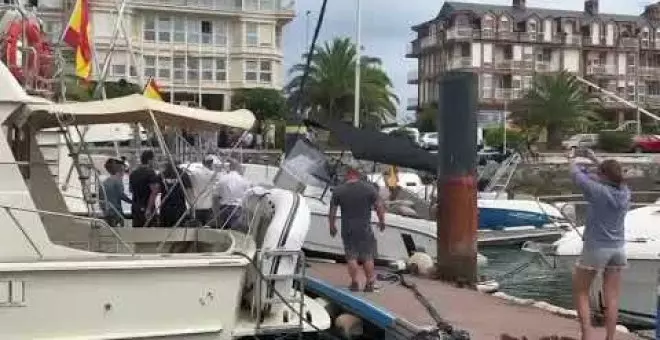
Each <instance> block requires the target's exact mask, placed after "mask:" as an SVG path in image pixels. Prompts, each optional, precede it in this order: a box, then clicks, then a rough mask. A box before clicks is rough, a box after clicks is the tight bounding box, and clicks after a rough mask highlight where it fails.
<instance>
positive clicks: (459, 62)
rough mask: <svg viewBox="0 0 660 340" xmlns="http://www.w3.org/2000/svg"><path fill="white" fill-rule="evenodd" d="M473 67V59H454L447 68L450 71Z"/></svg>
mask: <svg viewBox="0 0 660 340" xmlns="http://www.w3.org/2000/svg"><path fill="white" fill-rule="evenodd" d="M470 67H472V57H461V58H454V59H452V60H450V61H449V63H448V65H447V68H448V69H450V70H456V69H462V68H470Z"/></svg>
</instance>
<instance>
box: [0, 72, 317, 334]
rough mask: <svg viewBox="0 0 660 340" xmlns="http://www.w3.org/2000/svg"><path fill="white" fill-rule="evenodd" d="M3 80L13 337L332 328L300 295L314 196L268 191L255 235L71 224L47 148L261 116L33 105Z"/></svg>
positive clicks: (1, 323) (0, 264)
mask: <svg viewBox="0 0 660 340" xmlns="http://www.w3.org/2000/svg"><path fill="white" fill-rule="evenodd" d="M0 80H2V83H3V89H2V91H0V122H1V123H2V130H0V135H1V137H2V138H0V179H1V181H0V221H1V223H2V225H3V228H0V242H2V246H0V277H2V279H1V280H0V309H1V310H2V318H0V338H3V339H146V338H159V339H218V340H225V339H238V338H241V337H253V336H257V335H261V334H266V333H271V332H275V333H278V334H282V333H298V332H301V331H303V332H310V331H316V330H318V329H320V330H323V329H327V328H329V327H330V319H329V316H328V314H327V312H326V311H325V310H324V309H323V307H322V306H321V305H319V304H318V303H316V302H315V301H314V300H313V299H311V298H306V297H305V296H304V295H302V294H301V293H300V292H298V291H297V290H295V289H293V283H294V282H293V281H295V280H298V279H300V275H299V274H300V272H301V269H300V268H299V267H300V266H299V265H297V264H299V263H300V262H302V261H300V260H301V252H300V248H301V245H302V242H303V240H304V238H305V236H306V233H307V229H308V228H309V219H310V213H309V208H308V207H307V205H306V204H305V202H306V201H305V200H304V199H302V197H301V196H300V195H298V194H296V193H293V192H291V191H286V190H281V189H270V190H267V191H263V190H262V191H261V192H256V191H255V192H254V193H253V194H252V195H251V196H250V197H249V199H248V204H246V211H247V214H248V215H249V216H250V219H249V220H250V221H252V223H250V225H249V227H250V232H249V233H248V234H243V233H239V232H234V231H226V230H211V229H203V228H199V229H184V228H177V229H171V228H170V229H166V228H139V229H138V228H118V229H114V228H110V227H107V225H105V224H104V223H103V222H102V221H99V220H96V219H93V218H89V217H75V216H72V215H70V214H69V212H68V210H67V206H66V204H65V201H64V199H63V197H62V195H61V194H60V191H59V190H58V188H57V186H56V182H55V181H54V180H53V176H52V175H51V173H50V170H49V168H48V164H47V163H46V162H44V157H43V155H42V153H41V152H40V149H39V147H38V143H37V140H36V133H37V132H38V131H39V130H40V129H45V128H53V127H56V126H57V125H58V124H61V123H62V120H63V119H70V121H75V122H76V123H78V124H83V125H85V124H96V123H116V122H120V121H127V122H132V123H136V122H141V123H148V122H149V121H150V119H149V118H152V119H151V121H154V122H156V121H158V122H160V123H163V124H168V123H170V124H187V125H188V126H189V127H190V128H191V129H194V128H202V127H206V128H209V127H217V126H218V125H230V126H234V127H242V128H249V127H250V126H251V125H252V123H253V122H254V116H253V115H252V113H251V112H249V111H240V112H234V113H232V114H227V113H218V112H210V111H205V110H198V109H192V108H181V107H177V106H175V105H171V104H168V103H163V102H157V101H153V100H151V99H147V98H145V97H143V96H139V95H138V96H129V97H124V98H118V99H113V100H108V101H101V102H87V103H70V104H53V103H50V102H47V101H45V100H43V99H40V98H36V97H31V96H28V95H27V94H26V93H25V92H24V91H23V89H22V88H21V87H20V86H19V84H18V83H17V82H16V80H15V79H14V78H13V77H12V76H11V74H10V73H9V71H8V70H7V68H6V66H5V65H4V64H3V63H0ZM156 125H157V124H156ZM104 226H106V227H104ZM262 274H263V275H265V276H262ZM274 277H276V278H277V279H278V280H279V279H283V280H279V281H277V282H275V280H276V279H275V278H274ZM299 315H300V316H302V317H301V318H299V317H298V316H299ZM35 320H37V321H38V322H37V324H38V325H37V326H36V327H35V325H36V324H35Z"/></svg>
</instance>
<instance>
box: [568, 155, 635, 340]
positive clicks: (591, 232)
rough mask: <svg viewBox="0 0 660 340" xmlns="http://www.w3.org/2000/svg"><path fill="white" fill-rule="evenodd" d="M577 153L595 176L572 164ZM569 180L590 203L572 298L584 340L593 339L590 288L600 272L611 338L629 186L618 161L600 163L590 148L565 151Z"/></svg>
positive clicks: (623, 260) (608, 339) (622, 262)
mask: <svg viewBox="0 0 660 340" xmlns="http://www.w3.org/2000/svg"><path fill="white" fill-rule="evenodd" d="M576 153H579V154H580V156H583V157H586V158H588V159H590V160H591V161H592V162H593V163H594V164H596V166H597V169H598V171H597V176H590V175H589V174H587V173H586V172H585V171H584V170H583V169H582V168H581V167H580V166H579V165H578V164H577V162H576V158H575V156H576ZM569 163H570V171H571V178H572V179H573V182H574V183H575V184H576V185H577V186H578V187H579V188H580V190H581V191H582V193H583V194H584V198H585V200H586V201H587V202H588V207H587V220H586V223H585V228H584V234H583V245H582V253H581V254H580V257H579V258H578V261H577V263H576V265H575V270H574V272H573V299H574V303H575V307H576V309H577V312H578V318H579V321H580V328H581V331H582V340H590V339H592V336H593V335H592V333H593V330H592V327H591V316H590V310H589V290H590V288H591V283H592V282H593V279H594V277H595V276H596V274H597V273H598V272H599V271H603V292H604V304H605V326H606V331H607V336H606V340H614V335H615V332H616V323H617V316H618V310H619V294H620V286H621V269H623V268H624V267H625V266H626V264H627V260H626V254H625V250H624V245H625V238H624V234H625V233H624V219H625V216H626V213H627V212H628V208H629V206H630V190H629V189H628V187H627V186H626V185H625V183H624V181H623V171H622V169H621V164H619V162H617V161H615V160H612V159H608V160H604V161H602V162H601V161H600V160H599V159H598V158H597V157H596V154H595V153H594V152H593V151H592V150H590V149H579V150H577V152H571V154H569Z"/></svg>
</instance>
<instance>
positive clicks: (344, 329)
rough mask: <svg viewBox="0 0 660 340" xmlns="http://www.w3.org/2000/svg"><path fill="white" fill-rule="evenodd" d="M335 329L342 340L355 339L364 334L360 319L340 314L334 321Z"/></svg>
mask: <svg viewBox="0 0 660 340" xmlns="http://www.w3.org/2000/svg"><path fill="white" fill-rule="evenodd" d="M335 329H336V330H337V331H339V334H340V336H341V337H342V338H344V339H357V338H359V337H361V336H362V334H364V326H363V324H362V319H360V318H358V317H357V316H355V315H352V314H348V313H345V314H342V315H340V316H338V317H337V318H336V319H335Z"/></svg>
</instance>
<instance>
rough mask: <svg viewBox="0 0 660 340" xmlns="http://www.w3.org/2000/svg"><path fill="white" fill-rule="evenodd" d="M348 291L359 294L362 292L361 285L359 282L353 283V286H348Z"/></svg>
mask: <svg viewBox="0 0 660 340" xmlns="http://www.w3.org/2000/svg"><path fill="white" fill-rule="evenodd" d="M348 289H349V290H350V291H351V292H359V291H360V285H359V284H358V283H357V282H351V285H350V286H348Z"/></svg>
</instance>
